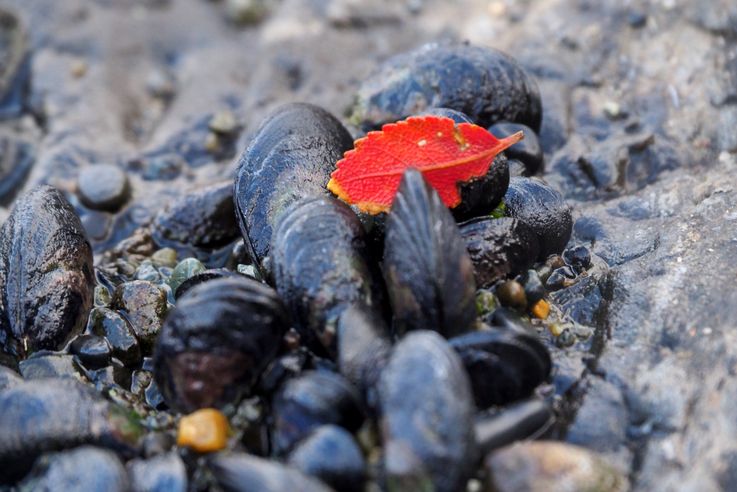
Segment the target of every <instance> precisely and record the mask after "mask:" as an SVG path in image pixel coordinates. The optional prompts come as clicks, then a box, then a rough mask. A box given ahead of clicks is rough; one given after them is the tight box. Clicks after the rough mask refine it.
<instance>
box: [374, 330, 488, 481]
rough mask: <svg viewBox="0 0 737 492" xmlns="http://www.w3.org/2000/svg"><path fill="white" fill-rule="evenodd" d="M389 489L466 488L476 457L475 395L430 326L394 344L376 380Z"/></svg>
mask: <svg viewBox="0 0 737 492" xmlns="http://www.w3.org/2000/svg"><path fill="white" fill-rule="evenodd" d="M379 397H380V402H381V412H382V416H381V421H380V428H381V430H382V434H383V441H384V443H385V449H384V452H385V455H384V468H385V470H384V473H385V474H386V481H387V485H388V489H389V490H420V489H419V488H417V484H418V482H419V483H425V484H427V483H428V482H429V485H430V488H429V489H425V488H423V489H422V490H437V491H438V492H446V491H447V492H454V491H457V490H461V489H463V488H464V487H465V484H466V481H467V480H468V478H469V474H470V472H471V470H472V468H473V466H474V463H475V458H476V443H475V436H474V430H473V414H474V405H473V396H472V394H471V387H470V383H469V381H468V376H467V375H466V372H465V370H464V369H463V365H462V363H461V360H460V358H459V357H458V354H456V353H455V351H454V350H453V349H452V348H451V347H450V345H449V344H448V342H447V341H446V340H444V339H443V338H442V337H441V336H440V335H438V334H437V333H435V332H432V331H426V330H422V331H416V332H413V333H410V334H408V335H407V336H405V337H404V338H403V339H402V340H401V341H400V342H399V343H398V344H397V345H396V347H395V348H394V352H393V354H392V356H391V358H390V359H389V364H388V365H387V366H386V368H385V369H384V371H383V373H382V375H381V380H380V383H379Z"/></svg>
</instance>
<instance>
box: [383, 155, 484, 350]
mask: <svg viewBox="0 0 737 492" xmlns="http://www.w3.org/2000/svg"><path fill="white" fill-rule="evenodd" d="M384 277H385V279H386V284H387V290H388V291H389V298H390V300H391V305H392V312H393V313H394V329H395V331H396V333H397V334H398V335H400V336H401V335H403V334H404V333H406V332H407V331H410V330H417V329H427V330H435V331H437V332H439V333H441V334H442V335H443V336H446V337H450V336H455V335H458V334H461V333H464V332H466V331H468V330H469V329H471V328H472V326H473V324H474V323H475V321H476V285H475V282H474V273H473V264H472V262H471V258H470V257H469V255H468V251H466V243H465V242H464V241H463V238H462V237H461V235H460V233H459V231H458V226H457V225H456V223H455V220H454V219H453V216H452V215H451V214H450V212H449V211H448V209H447V208H446V206H445V204H443V202H442V200H441V199H440V197H439V196H438V194H437V193H436V192H435V190H434V189H433V188H432V187H431V186H430V185H429V184H427V182H426V181H425V179H424V178H423V176H422V173H420V172H419V171H417V170H415V169H409V170H407V171H405V173H404V176H403V177H402V181H401V183H400V185H399V191H398V192H397V195H396V197H395V198H394V203H393V204H392V208H391V211H390V213H389V216H388V218H387V221H386V238H385V240H384Z"/></svg>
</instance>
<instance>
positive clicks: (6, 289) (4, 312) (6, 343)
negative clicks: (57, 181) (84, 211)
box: [0, 186, 94, 358]
mask: <svg viewBox="0 0 737 492" xmlns="http://www.w3.org/2000/svg"><path fill="white" fill-rule="evenodd" d="M93 286H94V278H93V269H92V249H91V248H90V244H89V242H88V241H87V237H86V236H85V232H84V229H83V228H82V224H81V223H80V221H79V217H77V215H76V214H75V213H74V209H73V208H72V206H71V205H70V204H69V202H68V201H67V200H66V198H64V196H63V195H62V194H61V192H59V191H58V190H57V189H55V188H52V187H50V186H39V187H37V188H34V189H33V190H31V191H30V192H28V193H27V194H25V195H23V196H22V197H21V198H19V199H18V201H17V202H16V204H15V207H14V209H13V212H12V213H11V215H10V217H8V220H7V221H6V222H5V224H4V225H3V227H2V229H0V345H1V346H2V347H1V348H2V349H3V350H4V351H5V352H8V353H10V354H12V355H14V356H19V357H21V358H22V357H25V356H26V354H28V353H29V352H33V351H36V350H39V349H59V348H61V346H62V345H63V344H64V343H65V342H66V341H68V340H69V339H70V338H71V337H72V336H74V335H76V334H77V333H79V332H80V331H82V329H83V328H84V326H85V323H86V321H87V315H88V314H89V312H90V307H91V305H92V289H93Z"/></svg>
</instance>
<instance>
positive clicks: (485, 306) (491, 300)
mask: <svg viewBox="0 0 737 492" xmlns="http://www.w3.org/2000/svg"><path fill="white" fill-rule="evenodd" d="M497 305H498V301H497V299H496V296H495V295H494V294H492V293H491V292H490V291H488V290H483V289H482V290H479V291H477V292H476V311H477V312H478V314H479V316H484V315H487V314H489V313H491V312H493V311H494V310H495V309H496V308H497Z"/></svg>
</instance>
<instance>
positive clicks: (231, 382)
mask: <svg viewBox="0 0 737 492" xmlns="http://www.w3.org/2000/svg"><path fill="white" fill-rule="evenodd" d="M285 311H286V310H285V308H284V306H283V305H282V303H281V301H280V300H279V298H278V296H277V295H276V292H274V290H273V289H271V288H270V287H268V286H266V285H264V284H262V283H260V282H257V281H256V280H253V279H250V278H247V277H233V278H223V279H216V280H211V281H209V282H205V283H203V284H201V285H198V286H196V287H194V288H193V289H192V290H190V291H189V292H187V293H186V295H184V296H183V297H182V298H181V299H180V300H179V302H178V303H177V306H176V307H175V308H174V309H173V310H172V311H171V312H170V314H169V316H168V317H167V319H166V321H165V323H164V326H163V328H162V330H161V333H160V335H159V338H158V340H157V343H156V350H155V353H154V375H155V380H156V382H157V384H158V386H159V387H160V388H161V392H162V394H163V396H164V399H165V401H166V402H167V403H168V404H169V406H171V407H172V408H174V409H176V410H179V411H182V412H191V411H194V410H197V409H199V408H205V407H222V406H223V405H225V404H227V403H234V402H237V401H238V399H239V398H240V397H241V396H243V395H244V394H245V393H246V392H248V391H249V390H250V388H251V387H252V386H253V384H254V383H255V382H256V378H258V376H259V374H261V372H262V371H263V370H264V368H265V367H266V365H267V364H268V363H269V362H270V361H271V360H272V359H273V358H274V356H275V355H276V353H277V350H278V348H279V344H280V342H281V339H282V337H283V335H284V333H285V332H286V330H287V327H288V324H289V322H288V320H287V318H286V312H285Z"/></svg>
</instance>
